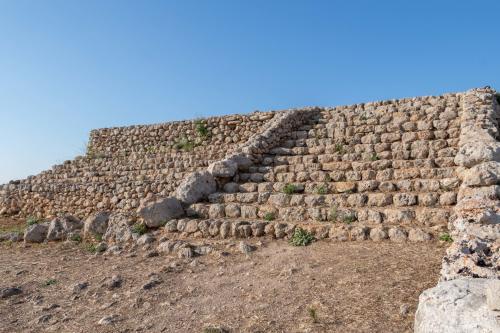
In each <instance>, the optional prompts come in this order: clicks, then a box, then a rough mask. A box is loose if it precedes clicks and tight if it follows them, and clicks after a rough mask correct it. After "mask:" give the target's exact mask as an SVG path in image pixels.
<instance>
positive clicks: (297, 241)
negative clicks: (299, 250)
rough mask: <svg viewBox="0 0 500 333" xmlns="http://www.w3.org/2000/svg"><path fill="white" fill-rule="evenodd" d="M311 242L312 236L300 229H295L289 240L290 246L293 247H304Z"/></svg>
mask: <svg viewBox="0 0 500 333" xmlns="http://www.w3.org/2000/svg"><path fill="white" fill-rule="evenodd" d="M313 240H314V236H313V235H312V234H311V233H310V232H308V231H306V230H304V229H302V228H296V229H295V232H294V233H293V236H292V238H291V239H290V244H292V245H293V246H306V245H309V244H311V242H312V241H313Z"/></svg>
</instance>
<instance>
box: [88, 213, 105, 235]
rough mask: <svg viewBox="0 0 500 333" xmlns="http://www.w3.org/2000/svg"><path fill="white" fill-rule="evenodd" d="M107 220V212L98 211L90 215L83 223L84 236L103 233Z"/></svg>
mask: <svg viewBox="0 0 500 333" xmlns="http://www.w3.org/2000/svg"><path fill="white" fill-rule="evenodd" d="M108 220H109V212H98V213H94V214H92V215H90V216H89V217H88V218H87V219H86V220H85V223H84V228H83V230H84V231H83V234H84V236H85V237H92V236H93V235H103V234H104V233H105V232H106V229H107V228H108Z"/></svg>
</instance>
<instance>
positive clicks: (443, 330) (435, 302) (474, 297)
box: [414, 279, 500, 333]
mask: <svg viewBox="0 0 500 333" xmlns="http://www.w3.org/2000/svg"><path fill="white" fill-rule="evenodd" d="M487 283H488V280H486V279H457V280H452V281H446V282H440V283H438V285H437V286H436V287H434V288H431V289H427V290H425V291H424V292H423V293H422V294H420V297H419V303H418V309H417V312H416V314H415V327H414V329H415V333H496V332H499V331H500V324H499V322H498V321H497V319H496V316H497V313H495V312H494V311H491V310H490V309H489V308H488V305H487V297H486V293H487V292H486V285H487Z"/></svg>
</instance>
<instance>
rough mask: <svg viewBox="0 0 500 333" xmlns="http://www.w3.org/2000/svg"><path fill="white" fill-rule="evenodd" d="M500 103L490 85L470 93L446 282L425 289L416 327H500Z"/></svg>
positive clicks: (460, 332) (423, 332)
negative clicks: (499, 103)
mask: <svg viewBox="0 0 500 333" xmlns="http://www.w3.org/2000/svg"><path fill="white" fill-rule="evenodd" d="M499 120H500V107H499V105H498V102H497V101H496V99H495V91H494V90H492V89H490V88H489V87H486V88H481V89H473V90H470V91H468V92H467V93H465V95H464V98H463V111H462V114H461V119H460V125H461V126H460V127H461V130H460V140H459V150H458V153H457V154H456V156H455V163H456V164H457V165H459V168H458V169H457V174H458V175H459V177H460V179H461V181H462V182H461V186H460V189H459V192H458V201H457V204H456V206H455V207H454V214H453V218H451V219H450V221H449V229H450V230H451V235H452V237H453V243H452V245H451V246H450V247H449V248H448V250H447V253H446V256H445V257H444V258H443V263H442V269H441V281H440V282H439V283H438V285H437V286H436V287H434V288H432V289H429V290H426V291H425V292H423V293H422V294H421V296H420V299H419V307H418V310H417V314H416V318H415V332H418V333H428V332H445V333H446V332H450V333H451V332H453V333H465V332H468V333H470V332H482V333H484V332H490V333H493V332H499V331H500V321H499V318H500V201H499V199H500V188H499V185H500V141H499V139H500V132H499Z"/></svg>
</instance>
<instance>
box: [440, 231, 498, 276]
mask: <svg viewBox="0 0 500 333" xmlns="http://www.w3.org/2000/svg"><path fill="white" fill-rule="evenodd" d="M499 271H500V242H498V241H497V240H488V239H481V238H477V237H474V236H471V235H467V234H466V235H463V236H462V237H460V238H458V239H455V240H454V242H453V243H452V244H451V246H450V247H449V248H448V249H447V250H446V255H445V257H444V258H443V265H442V267H441V279H442V280H451V279H456V278H464V277H474V278H477V277H481V278H498V272H499Z"/></svg>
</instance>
